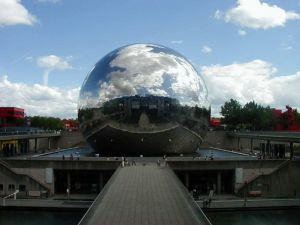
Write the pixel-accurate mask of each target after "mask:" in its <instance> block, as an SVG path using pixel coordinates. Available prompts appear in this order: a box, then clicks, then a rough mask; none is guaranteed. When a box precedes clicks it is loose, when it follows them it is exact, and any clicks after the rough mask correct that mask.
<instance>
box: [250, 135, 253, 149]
mask: <svg viewBox="0 0 300 225" xmlns="http://www.w3.org/2000/svg"><path fill="white" fill-rule="evenodd" d="M250 151H251V152H252V151H253V138H251V139H250Z"/></svg>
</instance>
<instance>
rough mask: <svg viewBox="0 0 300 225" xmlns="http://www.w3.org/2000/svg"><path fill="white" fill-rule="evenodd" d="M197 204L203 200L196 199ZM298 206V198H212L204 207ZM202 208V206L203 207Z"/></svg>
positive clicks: (201, 203) (299, 202)
mask: <svg viewBox="0 0 300 225" xmlns="http://www.w3.org/2000/svg"><path fill="white" fill-rule="evenodd" d="M197 204H198V205H199V206H200V207H201V208H203V200H200V201H197ZM285 207H299V208H300V199H298V198H297V199H261V198H259V199H258V198H255V199H249V198H248V199H247V200H246V201H245V200H244V199H232V200H229V199H226V200H212V201H211V203H210V204H209V205H208V206H207V207H206V208H205V209H236V208H239V209H249V208H253V209H254V208H285ZM203 209H204V208H203Z"/></svg>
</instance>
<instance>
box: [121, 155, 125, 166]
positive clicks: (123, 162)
mask: <svg viewBox="0 0 300 225" xmlns="http://www.w3.org/2000/svg"><path fill="white" fill-rule="evenodd" d="M121 165H122V167H124V166H125V161H124V157H123V156H122V162H121Z"/></svg>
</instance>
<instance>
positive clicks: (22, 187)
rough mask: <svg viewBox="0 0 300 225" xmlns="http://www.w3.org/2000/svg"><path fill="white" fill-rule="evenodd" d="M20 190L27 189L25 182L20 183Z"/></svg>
mask: <svg viewBox="0 0 300 225" xmlns="http://www.w3.org/2000/svg"><path fill="white" fill-rule="evenodd" d="M19 191H23V192H24V191H26V185H24V184H20V185H19Z"/></svg>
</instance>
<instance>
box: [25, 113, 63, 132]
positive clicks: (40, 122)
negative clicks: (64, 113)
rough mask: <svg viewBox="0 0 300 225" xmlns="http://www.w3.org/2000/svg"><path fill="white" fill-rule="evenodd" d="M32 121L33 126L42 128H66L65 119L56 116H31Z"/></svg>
mask: <svg viewBox="0 0 300 225" xmlns="http://www.w3.org/2000/svg"><path fill="white" fill-rule="evenodd" d="M30 123H31V126H32V127H38V128H42V129H50V130H62V129H64V123H63V121H62V120H61V119H59V118H54V117H44V116H33V117H30Z"/></svg>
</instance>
